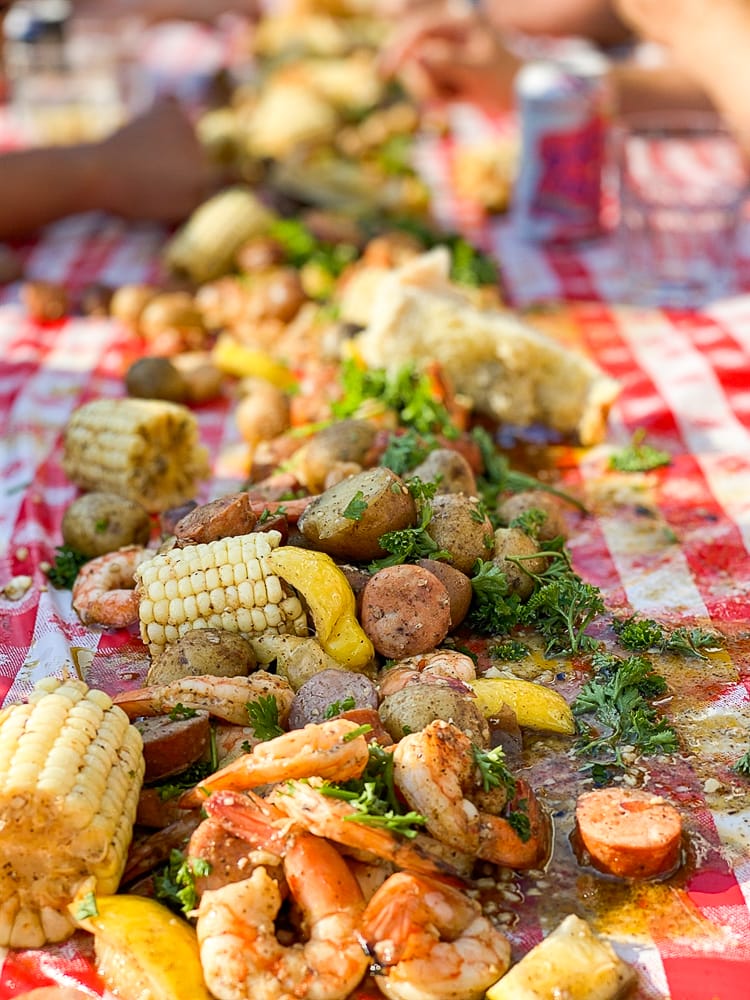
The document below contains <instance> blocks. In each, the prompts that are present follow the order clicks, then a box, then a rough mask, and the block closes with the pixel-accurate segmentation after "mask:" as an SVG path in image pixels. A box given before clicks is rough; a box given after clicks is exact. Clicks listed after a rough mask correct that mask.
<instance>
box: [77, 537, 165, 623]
mask: <svg viewBox="0 0 750 1000" xmlns="http://www.w3.org/2000/svg"><path fill="white" fill-rule="evenodd" d="M152 555H153V552H151V551H150V550H149V549H144V548H143V547H141V546H140V545H126V546H125V547H124V548H122V549H117V550H116V551H115V552H107V553H105V555H103V556H97V557H96V559H90V560H89V562H87V563H84V564H83V566H82V567H81V568H80V570H79V571H78V575H77V576H76V579H75V583H74V584H73V608H74V609H75V611H76V613H77V614H78V617H79V618H80V619H81V621H82V622H83V624H84V625H103V626H104V627H105V628H127V626H128V625H134V624H135V622H137V621H138V598H137V596H136V593H135V571H136V569H137V567H138V566H140V564H141V563H142V562H145V560H146V559H149V558H150V557H151V556H152Z"/></svg>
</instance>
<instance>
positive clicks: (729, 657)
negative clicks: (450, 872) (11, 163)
mask: <svg viewBox="0 0 750 1000" xmlns="http://www.w3.org/2000/svg"><path fill="white" fill-rule="evenodd" d="M478 124H479V123H478V122H477V121H476V120H475V116H474V115H473V113H472V112H471V111H470V110H469V109H456V112H455V117H454V125H455V136H457V137H458V141H464V142H465V141H468V137H470V136H471V135H472V134H473V131H474V130H475V129H476V128H477V127H478ZM455 136H454V139H451V138H442V139H433V140H430V143H429V144H426V145H425V146H424V147H423V148H421V149H420V154H419V155H420V162H421V163H422V165H423V166H424V168H425V172H426V174H427V176H428V179H429V180H430V182H431V183H432V185H433V187H434V189H435V191H436V205H437V213H438V216H439V217H441V218H442V219H444V220H447V219H452V220H453V221H454V223H455V224H457V225H458V226H459V227H460V228H462V229H463V230H464V231H466V232H467V234H469V235H470V236H472V238H475V239H477V240H479V241H480V242H481V243H482V244H483V245H484V246H486V247H490V248H491V249H492V250H493V251H494V252H495V253H496V255H497V257H498V259H499V261H500V264H501V267H502V280H503V287H504V292H505V295H506V298H507V299H508V301H509V302H510V303H512V304H514V305H516V306H517V307H519V308H522V309H524V310H526V311H527V312H528V314H529V315H530V316H532V317H533V318H534V320H535V321H536V322H538V323H539V324H540V325H541V326H542V327H543V328H549V329H551V330H554V331H555V332H556V334H557V335H559V336H561V337H563V338H564V339H565V340H566V341H567V342H569V343H571V344H573V345H577V346H579V347H580V348H581V349H583V350H585V351H587V352H589V353H591V354H592V355H593V356H594V357H595V358H596V359H597V360H598V362H599V363H600V365H601V366H602V367H603V368H604V369H605V370H606V371H607V372H608V373H609V374H611V375H613V376H615V377H617V378H619V379H620V380H621V382H622V385H623V391H622V395H621V396H620V398H619V399H618V401H617V402H616V404H615V406H614V408H613V410H612V413H611V418H610V432H609V436H608V440H607V442H606V443H604V444H602V445H599V446H596V447H594V448H591V449H589V450H586V451H583V450H577V449H571V448H566V449H560V453H559V464H560V467H561V474H562V477H563V481H564V483H566V484H567V485H569V486H570V487H573V488H575V489H576V490H578V491H579V492H580V493H581V494H582V495H583V497H584V498H585V500H586V502H587V504H588V506H589V508H590V509H591V511H592V512H593V514H592V516H590V517H588V518H586V519H585V520H583V521H581V523H580V525H579V529H578V530H577V531H576V533H575V535H574V536H573V538H572V539H571V550H572V554H573V558H574V562H575V565H576V568H577V569H578V571H579V572H580V573H581V574H582V575H583V576H584V578H586V579H588V580H590V582H592V583H594V584H596V585H597V586H599V587H600V588H601V589H602V591H603V592H604V594H605V597H606V599H607V602H608V604H609V606H610V607H614V608H621V609H625V608H632V609H634V610H637V611H640V612H642V613H644V614H645V615H647V616H650V617H656V618H659V619H663V620H671V621H674V620H679V621H680V622H683V623H692V622H696V623H701V624H705V623H710V624H712V625H713V626H714V627H715V628H716V629H718V630H719V631H720V632H721V633H722V634H723V636H724V638H725V642H726V649H725V650H724V651H723V652H721V653H719V654H715V655H713V656H712V657H711V658H710V660H709V661H708V662H707V663H704V662H703V661H692V660H690V661H681V663H680V665H679V666H675V665H674V664H672V665H669V664H667V665H666V667H665V670H666V672H667V676H668V679H669V681H670V684H671V686H672V690H673V697H672V700H671V702H670V704H669V705H668V706H667V707H666V712H667V714H668V715H669V717H670V720H671V721H672V724H673V725H674V727H675V728H676V729H677V731H678V733H679V735H680V737H681V740H682V744H683V751H682V752H681V753H680V754H679V755H677V757H675V758H670V759H669V760H666V761H664V762H656V763H655V762H646V765H644V766H645V767H646V768H647V773H648V781H649V785H648V787H650V788H652V789H653V790H654V791H659V790H660V789H665V790H666V791H667V793H668V794H669V795H670V796H671V797H672V798H673V799H674V801H675V802H676V803H677V804H678V806H679V807H680V808H681V810H682V812H683V815H684V816H685V821H686V826H687V829H688V832H689V837H690V841H691V843H692V844H693V845H694V850H695V857H692V858H691V859H690V865H689V867H688V868H687V869H686V871H685V873H684V877H683V878H681V879H680V880H678V881H677V882H674V883H672V882H670V883H665V884H658V883H656V884H646V885H643V886H641V887H638V888H636V889H634V890H633V891H632V892H629V893H622V892H621V891H619V890H615V889H613V888H612V887H608V886H607V884H606V883H604V884H603V885H602V884H601V883H594V882H592V880H591V878H590V876H588V875H586V874H585V873H582V872H580V873H576V874H572V869H571V867H570V866H568V867H567V868H566V869H565V870H557V869H556V868H555V867H554V866H553V868H552V869H551V870H550V871H549V872H548V873H546V875H545V877H544V878H543V879H542V880H541V881H540V880H536V881H535V880H533V879H530V878H528V877H524V878H515V879H513V880H511V881H510V882H509V883H508V884H507V887H506V889H507V898H508V908H509V912H510V914H511V915H513V914H515V915H518V914H522V915H523V916H522V919H520V920H519V921H518V922H517V923H515V924H514V925H513V926H511V927H510V930H509V933H510V935H511V938H512V941H513V944H514V946H515V947H516V949H520V950H522V949H526V948H528V947H529V946H530V945H532V944H533V943H535V942H536V941H538V940H539V939H540V938H541V936H542V933H543V930H544V931H548V930H549V929H551V928H550V927H549V926H548V925H547V924H546V923H545V921H546V916H545V914H546V912H547V909H548V905H547V904H548V902H549V899H550V898H551V897H552V896H559V895H560V894H565V895H567V897H568V898H569V899H570V900H571V905H575V907H576V909H577V911H578V912H580V913H581V914H582V915H587V913H589V912H590V911H592V907H593V903H594V902H596V904H597V907H598V908H599V912H601V906H602V905H604V907H605V908H607V909H608V910H609V919H608V926H607V927H606V928H604V929H605V930H607V931H608V932H609V934H610V935H611V937H612V939H613V940H614V941H615V943H616V946H617V948H618V950H619V951H620V953H621V954H622V955H623V956H624V957H626V958H627V959H629V960H630V961H632V962H633V963H634V964H635V965H636V967H637V968H638V970H639V972H640V985H639V987H638V989H637V991H636V993H635V996H636V997H638V998H641V1000H646V998H650V1000H657V998H658V1000H661V998H665V997H669V996H671V997H672V998H673V1000H742V998H744V997H746V996H747V995H748V994H749V993H750V986H748V983H750V782H749V781H748V780H747V779H744V778H742V777H740V776H739V775H737V774H735V773H734V772H733V771H732V770H731V766H732V764H733V763H734V762H735V761H736V760H737V758H738V757H739V756H740V755H741V754H742V753H744V751H745V750H747V749H749V748H750V740H749V739H748V737H749V736H750V655H749V651H750V646H748V639H749V638H750V627H749V625H748V623H749V621H750V556H749V555H748V550H749V548H750V296H742V295H740V296H738V297H736V298H735V299H732V300H727V301H725V302H721V303H716V304H715V305H712V306H711V307H710V308H709V309H707V310H706V311H705V312H702V313H687V312H671V313H666V312H663V311H659V310H645V309H638V308H635V307H631V306H624V305H620V304H618V302H619V300H620V299H621V296H622V289H623V277H624V276H623V274H622V272H621V269H620V268H619V264H618V255H617V250H616V246H615V243H614V240H613V239H612V238H611V237H605V238H603V239H601V240H598V241H593V242H590V243H588V244H582V245H578V246H573V247H569V248H542V247H538V246H531V245H523V244H521V243H519V241H518V240H517V239H516V237H515V234H514V231H513V225H512V222H510V221H509V220H507V219H504V218H498V219H493V220H486V219H483V218H482V217H481V215H480V214H479V213H477V212H476V210H475V209H474V207H473V206H471V205H467V204H462V203H457V202H456V200H455V199H454V198H453V196H452V191H451V163H452V150H453V148H454V147H453V143H454V142H455V141H456V138H455ZM164 236H165V233H164V230H162V229H161V228H160V227H158V226H151V225H139V226H132V227H126V226H125V225H124V224H122V223H120V222H117V221H115V220H111V219H107V218H103V217H101V216H96V215H89V216H82V217H77V218H73V219H68V220H65V221H63V222H61V223H59V224H57V225H55V226H52V227H50V228H49V229H48V230H47V231H45V232H44V233H43V234H42V236H41V238H40V239H39V240H37V241H34V242H33V243H29V244H28V245H26V246H25V247H24V248H23V253H24V256H25V260H26V266H27V271H28V273H29V275H30V276H33V277H36V278H45V279H48V280H53V281H64V282H65V283H67V284H68V285H69V286H70V287H71V288H72V289H73V290H74V291H75V290H80V288H82V287H83V286H85V285H86V284H88V283H89V282H92V281H94V280H97V281H102V282H104V283H122V282H127V281H138V280H148V279H149V278H153V277H154V275H155V273H156V271H157V270H158V250H159V247H160V245H161V243H162V241H163V239H164ZM749 250H750V247H748V245H747V238H746V236H744V237H743V243H742V246H741V261H740V264H741V268H740V273H741V282H742V286H743V287H744V288H745V289H746V290H747V291H750V269H748V259H749V258H750V253H749V252H748V251H749ZM0 345H1V353H0V356H1V357H2V362H1V363H0V426H1V427H2V436H1V438H0V476H1V481H2V493H3V502H2V504H0V586H2V585H4V584H5V583H7V581H8V580H10V579H11V578H12V577H14V576H17V575H20V574H29V575H30V576H32V577H33V586H32V587H31V589H30V590H29V591H28V592H27V593H26V594H25V595H24V596H23V597H22V598H21V599H20V600H16V601H10V600H8V599H5V598H4V597H0V636H2V653H1V654H0V694H1V695H2V696H4V697H5V698H7V699H8V700H16V699H18V698H21V697H23V696H24V695H25V694H26V693H27V691H28V690H29V688H30V686H31V684H32V683H33V681H34V680H35V679H36V678H38V677H40V676H43V675H46V674H48V673H54V672H57V671H59V670H61V669H62V668H64V667H66V666H67V667H68V668H73V669H76V670H78V671H80V672H82V674H83V675H84V676H85V677H86V678H87V679H88V680H89V682H90V683H92V684H94V685H98V686H101V687H103V688H105V689H108V690H112V689H114V688H116V687H117V686H121V685H123V684H126V685H127V684H134V683H135V682H136V680H137V678H138V677H139V676H140V675H141V673H142V670H143V667H144V664H145V654H144V650H143V647H142V646H141V645H140V642H139V640H138V639H137V638H136V637H135V636H134V635H133V634H131V633H124V634H121V633H118V634H114V633H112V634H99V633H96V632H93V631H91V630H89V629H86V628H83V627H82V626H81V625H80V623H79V622H78V621H77V618H76V616H75V614H74V613H73V612H72V611H71V607H70V601H69V593H68V592H64V591H55V590H54V589H52V588H50V587H48V586H47V584H46V578H45V577H44V575H43V573H42V571H41V569H40V563H42V562H43V561H45V560H48V561H49V560H50V559H51V558H52V555H53V550H54V546H55V544H56V543H57V542H58V541H59V535H58V532H59V524H60V518H61V515H62V512H63V510H64V508H65V506H66V505H67V504H68V503H69V502H70V501H71V500H72V499H73V498H74V496H75V495H76V491H75V489H74V488H73V487H72V486H71V485H70V484H69V483H68V482H67V481H66V479H65V477H64V476H63V474H62V471H61V467H60V435H61V430H62V428H63V426H64V424H65V422H66V419H67V417H68V416H69V414H70V413H71V412H72V410H73V409H74V408H75V407H76V406H78V405H79V404H80V403H81V402H83V401H85V400H88V399H91V398H95V397H98V396H102V395H104V396H117V395H121V394H122V393H123V385H122V380H121V375H122V371H123V365H124V363H125V358H126V357H127V356H128V352H129V350H130V349H131V348H132V342H131V341H130V338H129V335H128V334H127V333H126V332H125V331H124V330H122V329H121V328H119V327H118V326H116V325H115V324H113V323H111V322H109V321H107V320H101V319H83V318H69V319H66V320H64V321H61V322H60V323H56V324H51V325H45V326H40V325H37V324H35V323H33V322H31V321H30V320H29V319H28V318H27V317H26V316H25V315H24V312H23V310H22V309H21V307H20V305H19V304H18V301H17V288H15V287H10V288H6V289H4V290H3V291H2V295H1V296H0ZM229 409H230V404H229V401H228V400H224V401H222V402H221V403H218V404H215V405H209V406H203V407H201V408H199V409H198V411H197V412H198V418H199V422H200V427H201V433H202V436H203V439H204V441H205V442H206V444H207V445H208V446H209V448H210V450H211V453H212V455H213V456H214V457H215V463H216V465H215V479H214V481H213V482H212V483H211V484H210V485H208V486H207V487H206V491H205V493H206V495H205V499H208V498H210V497H212V496H216V495H219V494H220V493H222V492H226V491H228V489H231V484H232V483H233V482H236V479H233V474H234V471H235V470H233V469H232V466H231V464H229V463H228V462H227V463H225V460H224V456H225V455H229V454H231V449H232V445H233V444H234V443H236V437H235V431H234V430H233V426H232V421H231V419H229V416H230V414H229ZM637 428H643V429H644V430H645V431H646V434H647V437H648V440H649V442H650V443H652V444H654V445H656V446H658V447H661V448H665V449H667V450H668V451H669V452H670V453H671V454H672V456H673V460H672V462H671V464H670V465H669V466H668V467H666V468H664V469H660V470H657V471H654V472H650V473H646V474H639V475H635V476H633V475H625V474H620V475H613V474H612V473H611V472H609V471H608V468H607V462H608V458H609V455H610V454H611V452H612V450H613V449H615V448H617V447H620V446H622V445H624V444H626V443H627V442H628V441H629V440H630V438H631V436H632V434H633V432H634V431H635V430H636V429H637ZM576 768H577V762H572V763H571V768H570V774H555V775H549V774H547V775H545V774H544V773H543V772H540V773H539V774H538V775H537V779H538V781H539V787H540V790H541V794H542V796H543V797H544V798H545V800H546V802H547V804H548V806H549V807H550V808H551V809H552V811H553V814H554V810H555V803H556V801H558V799H559V796H560V795H561V794H562V792H563V786H564V785H565V784H566V781H567V780H573V778H572V777H571V775H574V774H575V773H576ZM568 832H569V827H568V826H566V822H565V820H564V818H563V819H558V829H557V837H558V840H559V841H560V842H561V843H564V841H565V838H566V835H567V833H568ZM594 897H597V898H596V899H595V898H594ZM600 929H601V928H600ZM81 948H83V951H81ZM86 948H87V945H86V943H84V944H83V945H81V944H80V943H79V942H77V941H76V942H71V943H68V944H66V945H65V946H63V947H62V948H60V949H56V950H53V951H51V952H50V953H40V954H31V955H23V954H22V955H9V956H6V958H5V965H4V967H3V973H2V983H1V984H0V1000H4V998H6V997H11V996H16V995H18V994H19V993H21V992H23V989H28V988H30V986H31V985H36V984H39V983H43V982H48V981H55V982H62V983H67V984H71V983H83V984H88V988H89V989H90V990H91V991H92V993H93V995H99V989H98V987H97V986H96V982H95V978H92V975H91V972H90V969H89V967H88V965H87V964H86V962H85V960H84V958H85V954H86ZM82 956H84V957H83V958H82Z"/></svg>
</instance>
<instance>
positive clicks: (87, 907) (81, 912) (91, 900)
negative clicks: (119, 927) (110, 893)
mask: <svg viewBox="0 0 750 1000" xmlns="http://www.w3.org/2000/svg"><path fill="white" fill-rule="evenodd" d="M98 916H99V910H98V908H97V905H96V896H95V895H94V893H93V892H87V893H86V895H85V896H82V897H81V901H80V903H79V904H78V908H77V909H76V920H86V919H87V918H88V917H98Z"/></svg>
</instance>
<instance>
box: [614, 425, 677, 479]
mask: <svg viewBox="0 0 750 1000" xmlns="http://www.w3.org/2000/svg"><path fill="white" fill-rule="evenodd" d="M645 437H646V431H645V430H644V428H643V427H639V428H638V430H637V431H635V433H634V434H633V437H632V438H631V441H630V444H629V445H628V446H627V447H626V448H622V449H621V450H620V451H618V452H615V454H614V455H611V456H610V459H609V467H610V469H616V470H617V471H618V472H649V471H650V470H651V469H658V468H659V467H660V466H662V465H669V463H670V462H671V461H672V456H671V455H670V453H669V452H668V451H662V450H661V449H659V448H653V447H652V446H651V445H650V444H646V442H645Z"/></svg>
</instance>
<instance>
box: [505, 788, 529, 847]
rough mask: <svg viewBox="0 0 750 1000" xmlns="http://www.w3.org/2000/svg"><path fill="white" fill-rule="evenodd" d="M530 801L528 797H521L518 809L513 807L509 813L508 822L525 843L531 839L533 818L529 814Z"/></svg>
mask: <svg viewBox="0 0 750 1000" xmlns="http://www.w3.org/2000/svg"><path fill="white" fill-rule="evenodd" d="M527 810H528V803H527V802H526V799H521V801H520V802H519V803H518V808H517V809H512V810H511V811H510V812H509V813H508V823H509V824H510V826H511V828H512V829H513V830H514V831H515V832H516V833H517V834H518V839H519V840H521V841H522V842H523V843H524V844H526V843H528V841H529V840H531V820H530V819H529V814H528V811H527Z"/></svg>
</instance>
